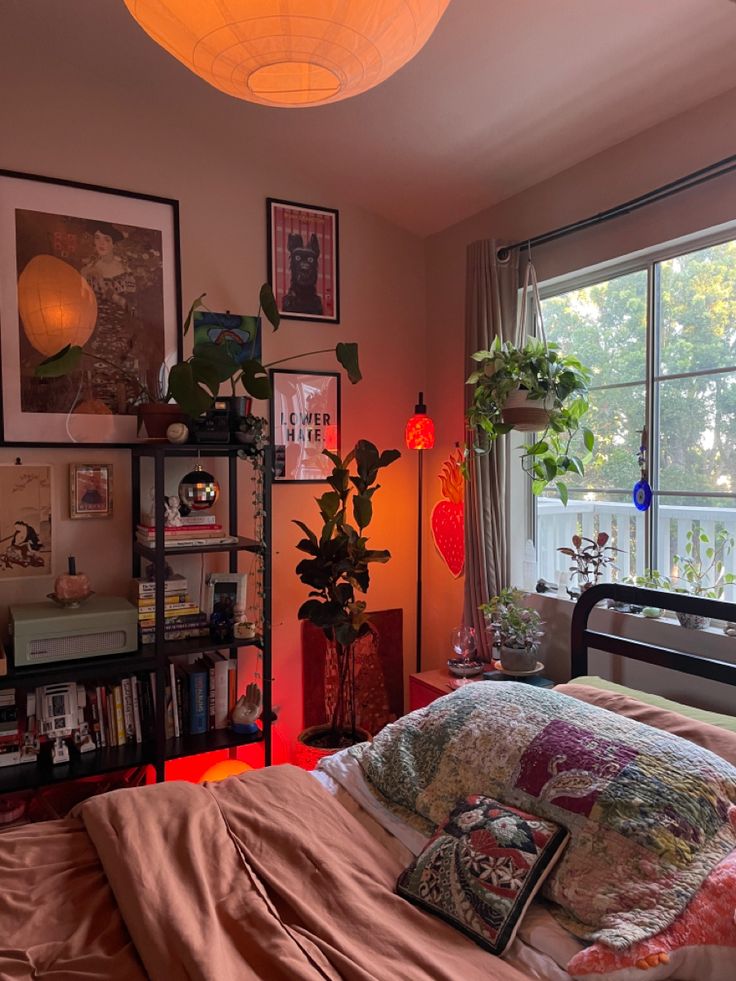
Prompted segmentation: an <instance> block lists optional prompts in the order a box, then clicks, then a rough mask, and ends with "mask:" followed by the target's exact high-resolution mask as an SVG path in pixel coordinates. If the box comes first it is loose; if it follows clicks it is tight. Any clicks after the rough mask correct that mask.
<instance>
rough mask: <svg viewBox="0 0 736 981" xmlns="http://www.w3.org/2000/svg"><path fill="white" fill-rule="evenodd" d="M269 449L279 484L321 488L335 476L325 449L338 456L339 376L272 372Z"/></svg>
mask: <svg viewBox="0 0 736 981" xmlns="http://www.w3.org/2000/svg"><path fill="white" fill-rule="evenodd" d="M270 376H271V388H272V391H273V395H272V399H271V445H272V446H273V456H274V481H275V482H276V483H281V484H284V483H321V482H322V481H324V480H326V479H327V477H328V476H329V474H330V473H331V472H332V466H333V465H332V462H331V461H330V459H329V457H326V456H325V455H324V454H323V452H322V451H323V450H332V452H333V453H339V452H340V375H339V374H338V373H337V372H317V371H280V370H278V369H274V370H272V371H271V372H270Z"/></svg>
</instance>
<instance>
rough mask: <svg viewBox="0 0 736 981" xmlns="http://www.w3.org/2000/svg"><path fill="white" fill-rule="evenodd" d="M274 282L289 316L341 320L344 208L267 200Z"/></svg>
mask: <svg viewBox="0 0 736 981" xmlns="http://www.w3.org/2000/svg"><path fill="white" fill-rule="evenodd" d="M266 215H267V223H268V256H269V261H268V281H269V283H270V284H271V288H272V290H273V294H274V297H275V298H276V305H277V306H278V310H279V313H280V314H281V317H282V318H283V319H284V320H317V321H320V322H322V323H331V324H339V323H340V283H339V278H340V256H339V247H338V232H339V229H338V213H337V211H335V209H334V208H320V207H317V206H316V205H311V204H297V203H296V202H294V201H277V200H275V199H274V198H267V200H266Z"/></svg>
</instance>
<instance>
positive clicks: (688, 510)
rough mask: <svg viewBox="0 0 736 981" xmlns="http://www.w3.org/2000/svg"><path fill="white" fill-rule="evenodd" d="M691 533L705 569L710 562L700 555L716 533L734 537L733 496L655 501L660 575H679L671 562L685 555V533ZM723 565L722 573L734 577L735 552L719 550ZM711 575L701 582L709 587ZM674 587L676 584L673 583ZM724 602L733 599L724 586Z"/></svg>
mask: <svg viewBox="0 0 736 981" xmlns="http://www.w3.org/2000/svg"><path fill="white" fill-rule="evenodd" d="M689 531H692V533H693V537H694V539H695V543H696V548H699V547H700V546H701V545H702V548H703V553H702V555H701V558H702V560H703V568H704V570H707V569H708V567H709V566H710V564H711V559H710V558H709V557H708V556H707V555H706V554H704V553H705V550H707V548H708V546H709V545H713V543H714V542H715V541H716V538H717V536H718V535H719V534H721V533H725V534H726V535H728V536H729V537H730V538H736V497H734V498H733V499H730V498H708V497H695V498H693V497H691V498H673V497H661V498H659V508H658V523H657V532H658V534H657V565H658V568H659V571H660V572H663V573H665V574H666V575H670V576H674V575H676V574H677V573H678V572H681V570H679V569H678V568H677V565H676V563H675V556H676V555H685V554H686V546H687V544H688V539H687V534H688V532H689ZM701 534H705V535H707V537H708V543H700V535H701ZM716 558H717V559H719V560H721V561H722V562H723V564H724V572H730V573H733V574H735V575H736V552H734V551H730V552H729V549H728V548H726V549H725V554H724V550H723V549H722V550H721V552H720V553H719V554H718V555H717V556H716ZM714 572H715V570H711V571H710V573H709V575H708V576H706V579H705V582H706V584H707V585H709V586H712V585H713V583H714V581H715V580H714V578H713V577H714ZM675 585H677V583H675ZM724 599H726V600H729V601H731V602H733V601H734V600H736V592H735V591H734V588H733V587H732V586H731V587H728V588H727V589H726V591H725V593H724Z"/></svg>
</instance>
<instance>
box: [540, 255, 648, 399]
mask: <svg viewBox="0 0 736 981" xmlns="http://www.w3.org/2000/svg"><path fill="white" fill-rule="evenodd" d="M542 313H543V315H544V325H545V329H546V332H547V337H548V339H549V340H550V341H554V342H555V343H557V344H559V345H560V347H561V348H562V350H563V351H564V352H565V353H567V354H575V355H577V357H579V358H580V360H581V361H582V362H583V364H585V365H586V366H587V367H588V368H590V370H591V372H592V374H593V379H592V382H591V384H592V385H594V386H595V385H611V384H615V383H617V382H631V381H643V379H644V377H645V371H646V343H645V334H646V320H647V273H646V270H641V271H640V272H635V273H630V274H629V275H627V276H619V277H618V278H617V279H610V280H608V281H606V282H603V283H597V284H596V285H595V286H586V287H584V288H583V289H578V290H572V291H571V292H569V293H561V294H560V295H559V296H554V297H550V298H549V299H547V300H543V301H542Z"/></svg>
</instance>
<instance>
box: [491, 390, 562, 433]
mask: <svg viewBox="0 0 736 981" xmlns="http://www.w3.org/2000/svg"><path fill="white" fill-rule="evenodd" d="M528 394H529V393H528V392H527V391H526V390H525V389H523V388H517V389H516V391H515V392H511V393H510V394H509V396H508V398H507V399H506V402H505V404H504V407H503V410H502V412H501V416H502V418H503V421H504V422H505V423H508V425H510V426H513V427H514V429H518V430H519V432H522V433H536V432H539V431H540V430H542V429H545V428H546V427H547V423H548V422H549V417H550V410H549V408H548V405H547V403H545V401H544V400H543V399H529V398H527V395H528Z"/></svg>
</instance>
